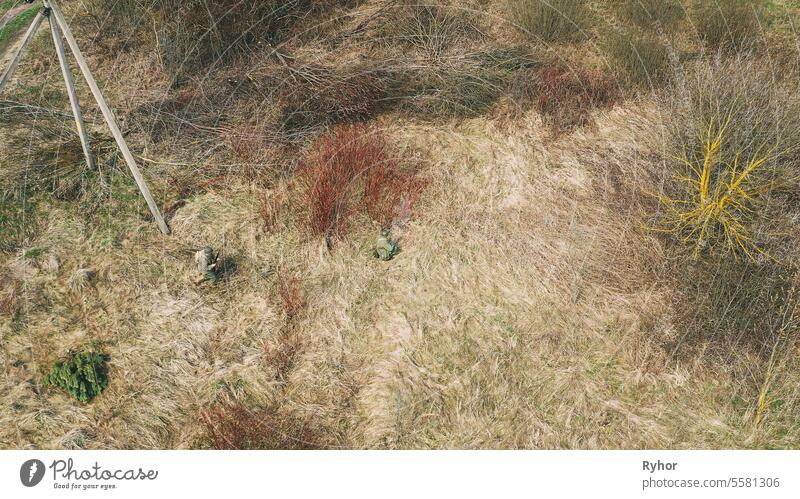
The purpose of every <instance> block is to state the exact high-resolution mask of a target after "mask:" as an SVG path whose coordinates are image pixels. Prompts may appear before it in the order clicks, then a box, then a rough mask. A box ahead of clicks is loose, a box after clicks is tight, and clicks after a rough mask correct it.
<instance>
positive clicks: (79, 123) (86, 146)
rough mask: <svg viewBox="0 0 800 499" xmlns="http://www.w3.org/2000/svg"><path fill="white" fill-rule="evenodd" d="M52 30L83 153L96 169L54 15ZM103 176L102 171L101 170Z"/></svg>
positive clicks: (90, 165)
mask: <svg viewBox="0 0 800 499" xmlns="http://www.w3.org/2000/svg"><path fill="white" fill-rule="evenodd" d="M49 20H50V31H51V32H52V33H53V44H54V45H55V46H56V54H58V62H59V63H60V64H61V72H62V73H63V75H64V83H65V84H66V86H67V93H68V94H69V103H70V105H71V106H72V115H73V116H74V117H75V126H76V127H77V129H78V135H79V136H80V138H81V147H83V155H84V157H85V158H86V165H87V166H88V167H89V169H90V170H94V167H95V164H94V158H92V149H91V147H90V146H89V133H88V132H87V131H86V124H85V123H84V121H83V113H81V104H80V101H79V100H78V92H77V91H76V90H75V80H74V79H73V78H72V70H71V69H70V67H69V61H67V52H66V50H64V41H63V40H62V39H61V30H59V29H58V24H57V23H56V22H55V21H54V20H53V16H52V15H51V16H50V17H49ZM99 173H100V175H101V178H102V172H99Z"/></svg>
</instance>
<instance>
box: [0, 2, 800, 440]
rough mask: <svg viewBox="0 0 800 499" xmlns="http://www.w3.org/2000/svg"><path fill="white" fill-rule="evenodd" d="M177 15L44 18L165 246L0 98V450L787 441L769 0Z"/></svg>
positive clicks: (32, 105)
mask: <svg viewBox="0 0 800 499" xmlns="http://www.w3.org/2000/svg"><path fill="white" fill-rule="evenodd" d="M12 3H13V2H12ZM177 3H180V4H182V6H181V7H180V8H175V7H174V6H172V5H171V0H119V1H110V0H86V1H84V2H74V3H65V5H64V6H63V8H64V11H65V14H66V16H67V17H68V18H69V19H70V22H71V23H72V25H73V28H74V31H75V33H76V36H77V38H78V40H79V43H81V44H82V45H83V46H84V47H85V48H86V53H87V56H88V59H89V63H90V65H91V66H92V68H95V70H96V76H97V79H98V81H99V82H100V85H101V87H102V88H103V90H104V92H106V94H107V97H108V99H109V101H110V102H111V103H112V106H113V107H114V108H115V110H116V112H117V115H118V117H119V120H120V123H121V125H122V128H123V130H124V131H125V133H126V137H127V139H128V140H129V142H130V144H131V149H132V150H133V151H134V153H135V154H136V156H137V159H138V160H139V163H140V167H142V170H143V172H144V174H145V177H146V178H147V180H148V182H149V183H150V187H151V190H152V191H153V193H154V196H155V197H156V199H157V201H158V203H159V206H160V207H161V209H162V211H163V212H164V213H165V216H166V218H167V220H168V223H169V225H170V227H171V229H172V234H171V235H170V236H164V235H162V234H161V233H160V232H159V230H158V227H157V226H156V225H155V223H153V221H152V218H151V217H150V215H149V212H148V210H147V206H146V204H145V203H144V200H143V199H141V196H140V195H139V193H138V191H137V189H136V185H135V183H134V182H133V179H132V177H131V176H130V174H129V172H128V171H127V169H126V167H125V163H124V161H123V160H122V158H121V157H120V156H119V155H118V154H117V153H116V150H115V149H114V144H113V141H112V140H111V138H110V135H109V134H108V133H107V131H106V129H105V128H104V127H103V123H102V117H101V115H100V113H99V111H98V110H97V108H96V106H94V103H93V102H92V100H91V95H90V93H89V91H88V88H86V87H85V86H83V85H82V84H81V83H82V82H81V83H79V91H80V95H81V100H82V104H83V106H84V108H85V110H86V115H87V122H88V123H89V128H90V129H91V135H92V145H93V148H94V152H95V155H96V157H97V163H98V165H99V171H87V169H86V167H85V165H84V163H83V157H82V153H81V149H80V143H79V142H78V140H77V136H76V135H75V133H74V130H73V125H72V122H71V120H70V118H69V117H68V115H66V116H65V114H64V110H67V109H69V107H68V101H67V100H66V93H65V91H64V90H63V84H62V82H61V79H60V77H61V75H60V69H59V67H58V62H57V60H56V58H55V54H54V52H53V48H52V40H51V39H50V38H49V34H47V33H46V32H45V30H42V33H40V34H39V35H38V37H37V38H36V40H35V41H34V43H33V46H32V48H31V51H30V52H29V53H28V54H27V56H26V58H25V60H24V62H23V64H21V66H20V69H19V71H18V73H17V76H16V77H15V79H14V81H13V82H12V83H11V84H10V86H9V87H8V88H6V89H4V90H3V91H2V93H0V175H2V178H3V179H4V180H3V185H2V186H0V256H1V257H2V258H0V364H2V377H0V400H2V403H1V404H0V448H23V449H27V448H47V449H49V448H58V449H60V448H66V449H130V448H144V449H174V448H178V449H187V448H191V449H198V448H200V449H204V448H281V449H283V448H323V449H339V448H358V449H361V448H368V449H374V448H377V449H385V448H388V449H408V448H411V449H420V448H421V449H428V448H433V449H452V448H458V449H462V448H465V449H477V448H499V449H517V448H525V449H531V448H536V449H540V448H543V449H555V448H576V449H620V448H669V449H686V448H693V449H694V448H702V449H706V448H711V449H716V448H797V447H798V446H800V360H798V359H800V356H798V353H800V344H798V338H800V336H798V334H799V333H800V309H798V301H797V298H798V290H797V285H798V284H800V276H799V275H798V274H797V272H796V267H797V265H798V263H800V254H798V249H797V248H798V247H800V245H798V242H800V236H798V234H800V232H798V229H799V228H800V227H798V226H800V198H799V197H798V195H797V192H798V187H799V184H798V179H799V178H800V112H797V113H796V112H795V111H800V93H798V92H797V89H798V84H800V75H798V73H797V61H798V52H799V51H800V45H798V42H797V38H796V33H795V32H794V29H795V26H796V25H797V24H796V23H797V22H798V21H800V7H797V6H796V4H794V3H793V2H790V1H788V0H771V1H767V2H755V3H752V2H749V1H745V2H740V1H735V0H725V1H723V0H717V1H716V2H685V1H681V0H647V1H641V2H639V1H627V0H604V1H597V2H578V1H568V2H562V1H554V0H551V1H550V2H540V1H539V0H527V1H521V0H498V1H488V0H486V1H481V0H470V1H467V2H445V1H439V2H413V1H404V2H395V1H384V0H365V1H333V0H331V1H326V2H304V1H301V0H294V1H288V2H282V1H277V0H276V1H269V2H257V3H256V2H251V3H247V2H244V3H242V2H235V1H228V0H225V1H219V2H213V3H212V2H204V1H203V0H193V1H190V2H186V1H184V2H177ZM707 3H708V4H710V3H715V4H717V5H718V9H717V11H715V12H707V11H703V10H702V9H704V8H706V7H705V6H704V5H703V4H707ZM206 4H208V5H206ZM251 4H252V5H251ZM0 5H2V6H3V7H5V8H8V7H10V5H9V6H6V5H5V3H0ZM543 5H544V7H543ZM559 5H561V6H562V8H561V10H558V11H556V10H552V9H554V8H555V7H558V6H559ZM549 6H555V7H549ZM206 7H208V9H206ZM743 8H744V9H745V11H746V12H747V13H749V14H747V15H751V14H752V19H751V21H752V22H751V23H750V24H747V22H746V19H749V18H748V17H747V15H744V14H741V12H742V11H741V9H743ZM260 9H265V10H263V11H262V10H260ZM548 9H550V10H548ZM642 9H644V11H642ZM737 9H738V10H737ZM203 12H207V14H208V16H212V19H214V20H215V22H209V19H208V18H206V17H204V16H206V14H204V13H203ZM732 12H739V15H738V16H737V17H736V19H737V23H736V24H735V25H734V23H732V22H728V23H727V24H725V20H726V19H730V18H729V17H726V16H729V15H731V13H732ZM167 14H169V16H168V15H167ZM717 14H718V15H717ZM715 16H716V17H715ZM715 19H717V20H718V21H720V20H721V22H722V23H723V24H725V25H726V26H727V31H725V30H723V31H722V32H721V33H720V30H722V28H720V25H719V23H717V24H714V22H713V21H714V20H715ZM573 20H574V21H575V22H573ZM567 21H568V22H567ZM701 21H702V22H701ZM198 33H199V35H198ZM621 33H624V34H625V35H624V36H625V39H626V40H628V41H627V42H625V41H622V42H621V41H620V40H621V38H620V36H621V35H620V34H621ZM10 36H19V33H17V34H16V35H13V34H12V35H10ZM0 60H2V61H3V62H4V63H5V61H6V60H7V54H6V55H4V56H3V57H2V58H0ZM343 142H347V143H346V144H343ZM342 151H344V152H342ZM331 165H333V166H331ZM348 168H349V169H350V170H347V169H348ZM346 170H347V171H349V172H350V173H348V174H346V175H345V173H342V172H344V171H346ZM383 228H391V237H392V238H393V239H396V240H397V241H398V244H399V248H400V251H399V253H398V254H397V255H395V256H394V258H393V259H391V260H389V261H384V260H382V259H379V258H376V257H375V254H374V249H375V241H376V238H377V237H378V236H379V235H380V233H381V229H383ZM206 246H210V247H212V248H214V249H215V250H216V251H218V252H219V256H220V259H219V263H218V267H217V271H216V273H215V274H214V276H213V277H214V278H213V279H209V280H207V281H205V282H202V283H200V284H198V283H197V270H196V264H195V261H194V253H195V252H196V251H197V250H199V249H201V248H203V247H206ZM81 351H92V352H99V353H102V354H103V355H104V356H105V357H104V358H105V359H107V366H106V368H107V377H108V385H107V387H105V389H102V391H101V392H100V393H98V394H97V395H96V396H95V397H94V398H93V399H91V400H90V401H88V402H81V401H79V400H76V399H75V398H73V397H72V396H70V394H69V393H67V392H66V391H64V390H61V389H59V388H58V387H56V386H51V385H52V383H49V382H46V380H45V378H46V377H47V376H48V373H50V371H51V369H52V368H53V366H54V365H55V363H57V362H59V361H63V360H64V359H68V358H69V357H70V355H72V354H74V353H75V352H81Z"/></svg>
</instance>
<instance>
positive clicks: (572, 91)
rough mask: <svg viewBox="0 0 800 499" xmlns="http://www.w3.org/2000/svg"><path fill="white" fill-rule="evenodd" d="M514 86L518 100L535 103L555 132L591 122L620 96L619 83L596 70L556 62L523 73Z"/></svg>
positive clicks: (521, 102)
mask: <svg viewBox="0 0 800 499" xmlns="http://www.w3.org/2000/svg"><path fill="white" fill-rule="evenodd" d="M521 78H522V79H520V80H518V82H517V83H516V84H515V85H514V87H513V88H514V94H513V95H514V101H515V102H516V103H517V105H522V106H525V105H526V103H527V101H528V100H529V99H531V98H533V102H532V104H533V106H534V107H535V108H536V110H537V111H539V112H540V113H542V115H543V117H544V119H545V122H547V123H548V124H549V125H550V126H551V127H552V129H553V131H554V132H556V133H560V132H564V131H568V130H570V129H573V128H575V127H578V126H583V125H587V124H589V123H591V121H592V113H593V111H594V110H596V109H598V108H599V109H609V108H611V107H612V106H613V105H614V104H615V103H616V102H617V99H618V98H619V95H618V90H617V84H616V82H615V81H614V80H613V79H612V78H610V77H608V76H606V75H605V74H603V73H602V72H600V71H596V70H587V69H582V68H580V67H567V66H564V65H560V64H556V65H551V66H545V67H543V68H541V69H539V70H537V71H536V72H534V73H533V74H531V73H527V74H522V75H521Z"/></svg>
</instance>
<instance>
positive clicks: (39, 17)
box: [0, 12, 44, 90]
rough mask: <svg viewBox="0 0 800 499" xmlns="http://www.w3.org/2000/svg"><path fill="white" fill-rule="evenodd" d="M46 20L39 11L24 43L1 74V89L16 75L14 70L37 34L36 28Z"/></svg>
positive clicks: (26, 34)
mask: <svg viewBox="0 0 800 499" xmlns="http://www.w3.org/2000/svg"><path fill="white" fill-rule="evenodd" d="M43 20H44V15H43V14H42V13H41V12H39V13H38V14H36V17H35V18H34V19H33V22H32V23H31V25H30V27H29V28H28V31H27V32H26V33H25V38H24V39H23V40H22V44H20V46H19V47H18V48H17V51H16V53H15V54H14V57H12V58H11V63H10V64H9V66H8V67H7V68H6V70H5V72H4V73H3V76H0V90H3V87H4V86H5V85H6V83H8V81H9V80H10V79H11V77H12V76H14V71H16V70H17V65H18V64H19V61H20V59H22V55H23V54H24V53H25V50H27V48H28V45H30V44H31V40H33V36H34V35H35V34H36V30H37V29H39V25H40V24H42V21H43Z"/></svg>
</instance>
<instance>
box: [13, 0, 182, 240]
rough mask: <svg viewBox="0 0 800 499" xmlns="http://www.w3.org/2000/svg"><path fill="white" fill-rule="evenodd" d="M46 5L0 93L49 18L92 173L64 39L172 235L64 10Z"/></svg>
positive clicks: (161, 225) (165, 229)
mask: <svg viewBox="0 0 800 499" xmlns="http://www.w3.org/2000/svg"><path fill="white" fill-rule="evenodd" d="M42 3H43V4H44V5H43V9H42V11H41V12H39V13H38V14H37V15H36V17H35V18H34V20H33V23H31V26H30V27H29V28H28V31H27V32H26V33H25V38H24V39H23V41H22V44H21V45H20V46H19V48H18V49H17V51H16V53H15V54H14V56H13V57H12V59H11V63H10V64H9V66H8V68H6V70H5V72H3V74H2V76H0V91H2V89H3V87H4V86H5V85H6V83H8V81H9V80H10V79H11V77H12V76H13V74H14V71H15V70H16V69H17V65H18V64H19V61H20V59H21V58H22V56H23V54H24V53H25V50H26V49H27V48H28V46H29V45H30V43H31V40H33V37H34V35H35V34H36V30H37V29H38V28H39V26H40V25H41V24H42V22H43V21H44V19H45V18H47V19H48V20H49V23H50V31H51V32H52V35H53V43H54V44H55V46H56V53H57V55H58V61H59V63H60V64H61V72H62V74H63V76H64V83H65V84H66V86H67V93H68V94H69V101H70V105H71V107H72V114H73V116H74V117H75V125H76V127H77V129H78V136H79V137H80V140H81V146H82V148H83V154H84V156H85V158H86V164H87V165H88V166H89V168H91V169H93V168H95V162H94V159H93V157H92V150H91V147H90V145H89V134H88V133H87V131H86V125H85V123H84V121H83V114H82V113H81V106H80V102H79V101H78V93H77V91H76V90H75V80H74V79H73V77H72V70H71V69H70V66H69V62H68V61H67V53H66V50H65V49H64V39H66V40H67V44H68V45H69V48H70V50H71V51H72V54H73V55H74V56H75V60H76V61H77V63H78V67H79V68H80V70H81V73H82V74H83V78H84V79H85V80H86V83H87V84H88V85H89V89H90V90H91V91H92V95H93V96H94V98H95V100H96V101H97V105H98V106H99V107H100V111H101V112H102V113H103V118H105V121H106V124H107V125H108V128H109V129H110V130H111V134H112V135H113V136H114V140H115V141H116V142H117V147H119V150H120V152H121V153H122V156H123V157H124V158H125V161H126V162H127V163H128V168H130V170H131V174H133V178H134V179H135V180H136V185H138V186H139V190H140V191H141V193H142V196H144V199H145V201H147V206H148V207H149V208H150V212H151V213H152V214H153V217H154V218H155V219H156V222H157V223H158V227H159V228H160V229H161V232H163V233H164V234H169V227H168V226H167V223H166V222H165V221H164V217H163V216H161V212H160V211H159V209H158V205H157V204H156V202H155V200H154V199H153V196H152V194H150V188H149V187H148V186H147V182H146V181H145V179H144V177H143V176H142V172H141V171H139V167H138V166H136V160H135V159H134V158H133V154H131V151H130V149H129V148H128V144H127V142H125V137H124V136H123V135H122V132H121V131H120V129H119V125H117V119H116V117H115V116H114V112H113V111H111V108H110V107H108V104H107V103H106V100H105V98H104V97H103V93H102V92H101V91H100V88H99V87H98V86H97V82H96V81H95V79H94V77H93V76H92V72H91V71H90V70H89V65H88V64H87V63H86V59H84V57H83V54H82V53H81V50H80V48H79V47H78V43H77V42H76V41H75V37H74V36H72V31H71V30H70V28H69V26H68V25H67V21H66V19H65V18H64V14H63V13H62V12H61V9H59V7H58V5H57V4H56V2H54V1H53V0H43V2H42Z"/></svg>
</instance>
